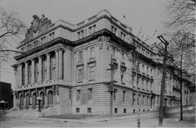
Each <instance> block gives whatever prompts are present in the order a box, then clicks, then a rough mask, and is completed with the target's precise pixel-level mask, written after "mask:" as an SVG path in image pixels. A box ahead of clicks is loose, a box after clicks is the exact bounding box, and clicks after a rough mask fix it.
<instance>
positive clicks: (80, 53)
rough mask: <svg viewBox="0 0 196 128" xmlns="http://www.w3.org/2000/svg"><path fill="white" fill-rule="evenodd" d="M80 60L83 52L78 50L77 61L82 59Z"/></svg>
mask: <svg viewBox="0 0 196 128" xmlns="http://www.w3.org/2000/svg"><path fill="white" fill-rule="evenodd" d="M82 60H83V52H82V51H80V52H79V53H78V61H82Z"/></svg>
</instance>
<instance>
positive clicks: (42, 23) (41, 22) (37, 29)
mask: <svg viewBox="0 0 196 128" xmlns="http://www.w3.org/2000/svg"><path fill="white" fill-rule="evenodd" d="M51 23H52V22H51V20H48V18H46V17H45V15H42V17H41V18H39V17H38V16H37V15H33V21H32V22H31V27H30V28H29V29H27V33H26V35H25V41H29V40H31V39H32V38H33V37H34V35H36V33H41V32H42V31H45V30H48V29H49V25H50V24H51Z"/></svg>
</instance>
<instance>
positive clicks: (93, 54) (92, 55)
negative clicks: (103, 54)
mask: <svg viewBox="0 0 196 128" xmlns="http://www.w3.org/2000/svg"><path fill="white" fill-rule="evenodd" d="M94 57H95V48H94V47H92V48H90V58H94Z"/></svg>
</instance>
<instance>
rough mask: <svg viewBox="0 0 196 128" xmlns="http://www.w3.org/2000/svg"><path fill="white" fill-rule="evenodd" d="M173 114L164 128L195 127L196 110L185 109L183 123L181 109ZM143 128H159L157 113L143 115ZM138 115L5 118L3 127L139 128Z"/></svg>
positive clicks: (165, 120) (165, 121)
mask: <svg viewBox="0 0 196 128" xmlns="http://www.w3.org/2000/svg"><path fill="white" fill-rule="evenodd" d="M173 111H174V112H175V114H173V115H172V116H171V117H169V118H165V119H164V121H163V127H183V128H186V127H195V109H193V110H188V109H187V108H184V112H183V117H184V120H183V121H179V117H180V113H179V108H177V109H174V110H173ZM140 117H141V128H143V127H150V128H156V127H157V128H158V117H157V113H156V112H148V113H142V114H141V115H140ZM137 118H138V115H137V114H133V115H127V116H117V117H113V118H112V119H111V118H109V117H102V118H99V117H92V118H87V119H81V120H74V119H57V118H22V117H13V118H11V117H9V118H4V119H3V121H2V122H1V126H2V127H3V128H4V127H5V128H7V127H129V128H132V127H133V128H134V127H137Z"/></svg>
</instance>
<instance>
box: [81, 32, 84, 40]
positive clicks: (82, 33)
mask: <svg viewBox="0 0 196 128" xmlns="http://www.w3.org/2000/svg"><path fill="white" fill-rule="evenodd" d="M83 37H84V30H82V31H81V38H83Z"/></svg>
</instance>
